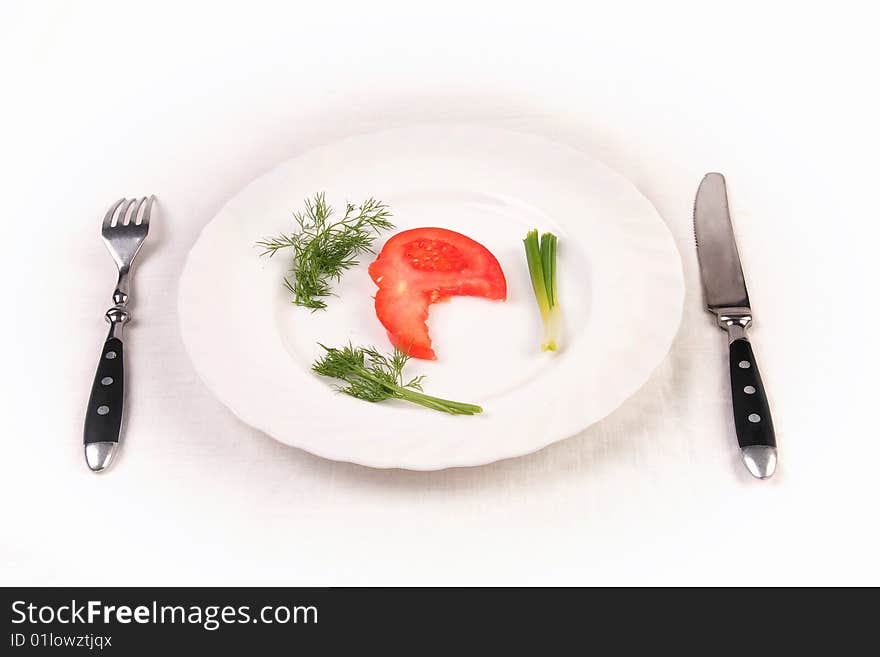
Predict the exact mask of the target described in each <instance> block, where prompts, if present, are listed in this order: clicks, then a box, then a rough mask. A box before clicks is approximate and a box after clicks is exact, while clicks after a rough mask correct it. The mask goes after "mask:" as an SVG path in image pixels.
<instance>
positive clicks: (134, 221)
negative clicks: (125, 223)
mask: <svg viewBox="0 0 880 657" xmlns="http://www.w3.org/2000/svg"><path fill="white" fill-rule="evenodd" d="M146 202H147V197H146V196H144V197H142V198H139V199H138V200H137V203H135V204H134V211H133V212H132V213H131V219H130V220H129V223H130V224H131V225H132V226H139V225H140V223H141V219H140V215H141V209H142V208H143V207H144V203H146Z"/></svg>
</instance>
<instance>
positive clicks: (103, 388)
mask: <svg viewBox="0 0 880 657" xmlns="http://www.w3.org/2000/svg"><path fill="white" fill-rule="evenodd" d="M123 374H124V369H123V366H122V340H120V339H119V338H107V341H106V342H105V343H104V347H103V349H101V361H100V362H99V363H98V371H97V372H95V381H94V383H92V394H91V395H89V408H88V410H87V411H86V421H85V427H84V429H83V444H85V445H88V444H90V443H101V442H112V443H118V442H119V432H120V429H121V428H122V401H123V392H124V381H123Z"/></svg>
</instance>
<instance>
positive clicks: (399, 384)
mask: <svg viewBox="0 0 880 657" xmlns="http://www.w3.org/2000/svg"><path fill="white" fill-rule="evenodd" d="M319 344H320V343H319ZM320 346H321V347H322V348H323V349H324V352H325V353H324V356H323V357H322V358H319V359H318V360H316V361H315V362H314V363H313V364H312V370H313V371H314V372H315V373H316V374H320V375H321V376H327V377H330V378H333V379H339V380H341V381H343V382H345V384H346V385H340V386H337V387H336V390H337V391H338V392H341V393H344V394H346V395H351V396H352V397H357V398H358V399H363V400H364V401H368V402H380V401H385V400H386V399H402V400H404V401H409V402H412V403H414V404H419V405H421V406H425V407H426V408H431V409H433V410H436V411H442V412H444V413H450V414H452V415H474V414H475V413H481V412H482V411H483V409H482V408H480V407H479V406H475V405H474V404H465V403H462V402H456V401H450V400H448V399H440V398H439V397H432V396H430V395H425V394H423V393H422V392H421V390H422V386H421V382H422V380H423V379H424V377H423V376H417V377H415V378H413V379H410V380H409V382H407V383H404V377H403V368H404V366H405V365H406V363H407V362H408V361H409V358H410V357H409V355H407V354H405V353H404V352H402V351H400V350H399V349H395V350H394V352H393V353H392V354H391V355H390V356H388V355H385V354H382V353H379V351H377V350H376V349H375V348H374V347H355V346H353V345H352V344H351V343H349V344H348V345H346V346H344V347H342V348H337V347H327V346H325V345H323V344H322V345H320Z"/></svg>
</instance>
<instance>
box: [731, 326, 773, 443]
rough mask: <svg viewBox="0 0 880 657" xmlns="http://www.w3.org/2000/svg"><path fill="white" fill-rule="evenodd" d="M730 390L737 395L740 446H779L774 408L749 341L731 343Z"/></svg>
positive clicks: (737, 429) (734, 413)
mask: <svg viewBox="0 0 880 657" xmlns="http://www.w3.org/2000/svg"><path fill="white" fill-rule="evenodd" d="M730 391H731V394H732V395H733V419H734V422H735V423H736V437H737V440H738V441H739V446H740V447H749V446H752V445H766V446H768V447H776V434H775V432H774V431H773V419H772V418H771V417H770V405H769V404H768V403H767V395H766V393H765V392H764V384H763V383H762V382H761V374H760V373H759V372H758V363H757V362H755V354H754V352H753V351H752V345H751V344H750V343H749V341H748V340H747V339H746V338H739V339H737V340H734V341H733V342H731V343H730Z"/></svg>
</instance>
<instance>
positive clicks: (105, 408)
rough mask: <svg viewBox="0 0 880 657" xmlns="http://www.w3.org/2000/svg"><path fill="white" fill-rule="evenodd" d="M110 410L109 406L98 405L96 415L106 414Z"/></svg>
mask: <svg viewBox="0 0 880 657" xmlns="http://www.w3.org/2000/svg"><path fill="white" fill-rule="evenodd" d="M109 412H110V407H109V406H98V415H107V413H109Z"/></svg>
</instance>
